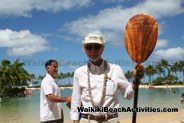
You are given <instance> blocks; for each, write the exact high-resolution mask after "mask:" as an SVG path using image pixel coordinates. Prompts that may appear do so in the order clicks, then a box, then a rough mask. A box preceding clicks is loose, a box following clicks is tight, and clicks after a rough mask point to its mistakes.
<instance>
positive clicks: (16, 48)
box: [0, 29, 50, 56]
mask: <svg viewBox="0 0 184 123" xmlns="http://www.w3.org/2000/svg"><path fill="white" fill-rule="evenodd" d="M0 35H1V37H0V47H2V48H7V52H8V55H11V56H29V55H32V54H34V53H37V52H41V51H45V50H49V49H50V47H49V46H48V43H47V40H46V39H45V38H43V37H41V36H39V35H35V34H32V33H31V32H30V31H29V30H21V31H19V32H17V31H12V30H10V29H5V30H0Z"/></svg>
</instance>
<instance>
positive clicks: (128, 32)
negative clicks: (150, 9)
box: [124, 14, 158, 123]
mask: <svg viewBox="0 0 184 123" xmlns="http://www.w3.org/2000/svg"><path fill="white" fill-rule="evenodd" d="M157 36H158V24H157V22H156V20H155V19H154V18H153V17H151V16H150V15H146V14H138V15H135V16H133V17H132V18H131V19H130V20H129V21H128V23H127V25H126V28H125V34H124V42H125V48H126V50H127V52H128V54H129V56H130V58H131V59H132V60H133V61H134V62H136V63H137V67H139V66H140V64H141V63H142V62H144V61H146V60H147V59H148V57H149V56H150V54H151V53H152V51H153V49H154V47H155V44H156V41H157ZM137 73H138V72H137ZM136 76H138V74H137V75H136ZM136 78H137V79H136V80H134V81H135V83H136V84H135V85H136V87H135V96H134V105H133V108H134V109H136V108H137V101H138V92H139V82H140V80H139V79H138V78H139V77H136ZM136 115H137V113H136V111H135V112H133V117H132V123H136Z"/></svg>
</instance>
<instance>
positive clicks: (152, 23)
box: [124, 14, 158, 63]
mask: <svg viewBox="0 0 184 123" xmlns="http://www.w3.org/2000/svg"><path fill="white" fill-rule="evenodd" d="M157 36H158V24H157V22H156V20H155V19H154V18H153V17H151V16H150V15H145V14H138V15H135V16H133V17H132V18H131V19H130V20H129V21H128V23H127V25H126V28H125V35H124V42H125V48H126V50H127V52H128V54H129V56H130V57H131V59H132V60H133V61H134V62H136V63H142V62H144V61H146V60H147V58H148V57H149V56H150V54H151V52H152V51H153V49H154V47H155V45H156V41H157Z"/></svg>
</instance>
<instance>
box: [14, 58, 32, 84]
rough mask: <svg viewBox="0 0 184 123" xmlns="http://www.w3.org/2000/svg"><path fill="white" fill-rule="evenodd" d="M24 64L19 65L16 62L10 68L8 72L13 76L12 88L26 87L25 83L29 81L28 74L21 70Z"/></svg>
mask: <svg viewBox="0 0 184 123" xmlns="http://www.w3.org/2000/svg"><path fill="white" fill-rule="evenodd" d="M23 65H24V63H20V62H19V60H16V61H15V62H14V63H13V64H12V65H11V66H10V71H11V72H12V74H13V75H14V77H13V83H12V84H13V86H15V85H27V81H31V76H30V74H29V73H28V72H27V71H26V70H25V69H24V68H23Z"/></svg>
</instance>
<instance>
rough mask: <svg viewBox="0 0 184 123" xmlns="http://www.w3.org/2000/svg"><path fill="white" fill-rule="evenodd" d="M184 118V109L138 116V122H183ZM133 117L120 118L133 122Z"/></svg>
mask: <svg viewBox="0 0 184 123" xmlns="http://www.w3.org/2000/svg"><path fill="white" fill-rule="evenodd" d="M180 120H184V109H181V110H179V111H178V112H166V113H164V112H162V113H156V114H153V115H148V116H139V115H138V116H137V120H136V121H137V123H182V122H181V121H180ZM131 122H132V117H129V118H124V119H120V123H131Z"/></svg>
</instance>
